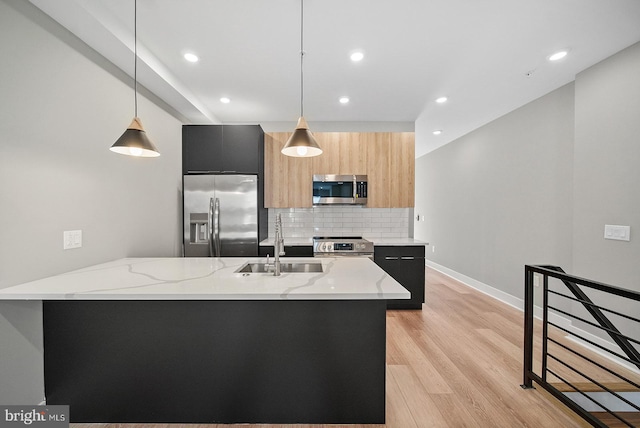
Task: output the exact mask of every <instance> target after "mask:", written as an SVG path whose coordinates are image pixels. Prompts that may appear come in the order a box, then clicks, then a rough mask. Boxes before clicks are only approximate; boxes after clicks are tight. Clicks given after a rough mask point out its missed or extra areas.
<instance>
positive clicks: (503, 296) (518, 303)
mask: <svg viewBox="0 0 640 428" xmlns="http://www.w3.org/2000/svg"><path fill="white" fill-rule="evenodd" d="M424 263H425V265H427V266H428V267H430V268H432V269H435V270H437V271H438V272H440V273H443V274H445V275H447V276H448V277H451V278H453V279H455V280H456V281H458V282H461V283H463V284H464V285H466V286H469V287H471V288H473V289H474V290H478V291H479V292H481V293H483V294H486V295H488V296H490V297H493V298H494V299H497V300H499V301H501V302H502V303H506V304H507V305H509V306H511V307H514V308H516V309H518V310H520V311H523V310H524V309H523V308H524V301H523V300H522V299H520V298H518V297H515V296H512V295H511V294H509V293H505V292H504V291H501V290H498V289H497V288H495V287H492V286H490V285H487V284H485V283H483V282H480V281H478V280H475V279H473V278H471V277H468V276H466V275H463V274H461V273H458V272H456V271H454V270H452V269H449V268H447V267H444V266H442V265H439V264H437V263H434V262H432V261H431V260H427V259H425V260H424Z"/></svg>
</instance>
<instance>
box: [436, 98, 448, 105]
mask: <svg viewBox="0 0 640 428" xmlns="http://www.w3.org/2000/svg"><path fill="white" fill-rule="evenodd" d="M436 102H437V103H438V104H442V103H444V102H447V97H440V98H437V99H436Z"/></svg>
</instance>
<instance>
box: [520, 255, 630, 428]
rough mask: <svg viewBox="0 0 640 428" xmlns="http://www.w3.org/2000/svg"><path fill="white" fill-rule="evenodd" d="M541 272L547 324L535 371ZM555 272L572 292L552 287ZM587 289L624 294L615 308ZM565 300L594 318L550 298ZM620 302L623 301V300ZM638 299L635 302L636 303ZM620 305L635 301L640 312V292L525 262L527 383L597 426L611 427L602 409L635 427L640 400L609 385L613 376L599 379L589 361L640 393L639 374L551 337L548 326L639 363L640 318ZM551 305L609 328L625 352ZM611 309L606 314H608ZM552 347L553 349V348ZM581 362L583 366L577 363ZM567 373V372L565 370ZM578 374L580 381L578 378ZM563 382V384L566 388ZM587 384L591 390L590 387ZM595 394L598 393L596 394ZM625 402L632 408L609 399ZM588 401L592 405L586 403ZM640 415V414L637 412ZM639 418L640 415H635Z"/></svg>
mask: <svg viewBox="0 0 640 428" xmlns="http://www.w3.org/2000/svg"><path fill="white" fill-rule="evenodd" d="M536 273H537V274H540V275H542V279H543V282H542V285H543V286H542V306H541V309H542V325H541V335H540V339H541V350H540V357H541V358H540V366H541V368H540V372H539V373H536V372H535V371H534V369H533V361H534V280H533V279H534V274H536ZM550 278H553V279H556V280H558V281H555V282H554V284H556V283H557V284H563V285H564V287H566V289H568V290H569V291H570V293H571V294H572V295H573V297H572V296H570V295H567V294H564V293H562V292H560V291H558V290H552V289H550V286H549V279H550ZM588 290H597V291H598V292H600V293H605V294H604V295H606V296H607V297H608V299H607V300H611V299H612V298H615V299H619V300H620V301H621V302H622V303H621V304H618V305H616V306H615V307H616V309H611V308H610V307H605V306H603V305H598V304H596V303H594V302H593V300H592V299H591V298H589V296H587V294H586V293H585V291H588ZM551 297H553V298H554V299H555V300H558V301H561V300H562V299H566V300H568V301H570V302H578V303H580V305H581V306H582V307H584V308H585V309H586V311H587V312H588V313H589V315H590V316H591V317H592V318H593V319H592V320H587V319H585V318H583V317H581V316H578V315H576V314H574V313H572V312H574V311H571V312H570V311H567V310H564V309H561V308H560V307H558V306H559V305H555V304H550V298H551ZM618 303H620V302H618ZM634 305H635V306H634ZM618 307H623V308H627V307H632V308H635V309H632V311H631V313H632V314H634V315H636V314H638V313H640V310H638V308H640V293H638V292H635V291H632V290H627V289H624V288H620V287H614V286H611V285H607V284H603V283H599V282H596V281H590V280H587V279H584V278H579V277H576V276H573V275H568V274H567V273H565V272H564V270H562V268H560V267H557V266H543V265H540V266H530V265H527V266H525V311H524V312H525V313H524V315H525V319H524V330H525V331H524V333H525V335H524V339H525V340H524V370H523V384H522V387H523V388H525V389H529V388H533V382H534V381H535V382H536V383H537V384H538V385H540V386H541V387H542V388H544V389H545V390H546V391H548V392H549V393H550V394H551V395H553V396H554V397H556V398H557V399H558V400H560V401H561V402H562V403H564V404H565V405H567V406H568V407H569V408H570V409H572V410H573V411H574V412H576V413H577V414H578V415H580V416H581V417H582V418H583V419H585V420H586V421H587V422H589V423H590V424H591V425H593V426H596V427H606V426H607V425H606V424H605V423H604V422H603V421H602V420H601V419H600V418H599V417H598V416H596V415H597V414H598V413H603V414H608V415H610V416H611V417H612V418H614V419H615V420H616V422H617V423H621V424H622V425H623V426H629V427H633V426H636V425H634V422H633V421H631V419H630V418H629V415H630V414H631V415H640V413H639V412H640V403H639V402H638V401H639V400H630V399H628V396H625V395H624V394H622V393H620V391H616V390H615V389H616V388H612V387H610V385H608V384H607V383H608V382H603V381H600V380H599V379H598V376H596V375H594V374H592V373H587V372H586V370H585V369H584V367H587V368H588V369H589V370H594V371H598V373H604V374H606V376H608V379H616V381H617V382H616V386H617V388H620V385H623V387H624V390H625V391H638V392H639V393H640V376H638V377H635V378H634V379H630V378H631V377H633V376H628V375H624V374H623V373H624V372H625V370H624V369H623V368H622V366H617V365H616V364H613V366H616V367H618V369H616V368H615V367H614V368H613V369H612V368H611V365H609V366H606V365H603V364H601V363H599V362H597V361H595V359H593V358H591V357H590V356H589V355H587V353H585V352H584V349H583V348H582V347H572V346H570V345H569V343H570V342H566V343H562V342H561V341H558V340H556V339H554V338H552V337H549V326H552V327H554V328H556V329H558V330H559V331H560V332H562V333H566V334H567V335H568V336H571V337H574V338H577V339H580V340H581V341H584V342H586V343H588V344H589V345H591V346H593V347H595V348H597V349H598V350H599V352H600V353H602V354H607V355H609V356H611V357H612V358H614V359H618V360H622V361H624V362H626V363H629V366H635V367H637V368H639V369H640V352H639V351H638V346H639V345H640V328H639V327H640V319H638V318H636V317H635V316H633V315H630V314H627V313H624V312H623V311H622V310H619V309H618ZM549 310H551V311H553V312H554V313H555V314H556V315H559V316H562V317H565V318H567V319H569V320H577V321H580V322H583V323H585V324H586V325H589V326H591V327H593V328H596V329H598V330H600V331H602V332H604V333H606V334H607V335H608V336H609V337H610V338H611V339H612V340H613V342H614V343H615V344H616V345H617V346H618V347H619V349H620V352H617V351H614V350H611V349H610V348H609V347H606V346H603V345H602V344H600V343H596V342H595V341H593V340H590V339H588V338H586V337H584V336H583V335H580V334H578V333H576V331H571V330H569V329H567V328H565V327H563V326H561V325H559V324H558V323H556V322H552V321H550V320H549ZM605 313H606V314H605ZM607 315H609V317H610V316H614V317H615V318H616V319H618V320H623V321H624V323H625V325H631V326H632V327H631V328H628V329H627V330H629V331H630V332H631V334H623V333H622V332H621V331H620V329H619V328H618V327H616V325H614V323H613V322H612V321H611V319H610V318H609V317H608V316H607ZM550 347H552V348H553V350H550ZM563 352H564V353H565V355H569V356H571V357H576V358H573V359H572V361H574V360H576V359H577V360H578V361H579V362H580V364H575V365H574V364H571V363H569V362H568V361H566V357H565V358H563V356H562V355H561V354H562V353H563ZM578 365H579V366H580V367H578ZM561 373H562V374H561ZM566 373H569V374H571V376H573V377H572V380H568V379H567V377H569V376H566ZM549 375H550V376H551V377H552V378H553V379H554V382H553V383H552V382H549V379H548V378H549ZM574 377H575V378H577V379H580V381H575V380H573V379H574ZM558 385H562V386H563V388H562V389H563V390H562V391H561V390H560V389H559V388H558ZM585 385H588V386H589V388H587V389H588V391H587V390H586V389H585ZM566 391H571V392H572V393H575V394H578V396H579V398H582V400H581V403H582V404H579V403H578V402H577V401H576V400H573V399H572V398H571V397H570V394H568V393H566ZM593 391H598V392H599V393H603V394H605V395H606V396H607V397H606V399H599V398H597V397H596V396H595V394H590V392H593ZM594 397H595V398H594ZM612 400H613V401H614V402H618V403H622V405H623V406H625V408H627V409H632V410H631V411H630V412H628V411H624V412H623V411H619V410H615V409H613V410H612V409H611V408H610V407H611V405H610V404H607V403H610V402H611V401H612ZM584 402H586V403H588V404H589V405H590V406H585V405H584ZM585 407H595V408H597V409H598V411H597V412H594V411H592V410H587V409H585ZM635 417H636V418H637V416H635ZM633 420H634V421H635V420H637V419H633Z"/></svg>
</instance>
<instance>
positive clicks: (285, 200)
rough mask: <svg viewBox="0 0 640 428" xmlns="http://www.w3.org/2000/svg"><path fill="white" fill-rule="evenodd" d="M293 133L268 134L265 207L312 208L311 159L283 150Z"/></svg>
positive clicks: (266, 140)
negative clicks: (285, 152) (294, 155)
mask: <svg viewBox="0 0 640 428" xmlns="http://www.w3.org/2000/svg"><path fill="white" fill-rule="evenodd" d="M289 136H291V133H289V132H272V133H268V134H265V141H264V143H265V144H264V167H265V171H264V174H265V181H264V206H265V207H266V208H300V207H311V202H312V201H311V200H312V192H313V189H312V187H313V185H312V175H313V173H312V164H313V162H312V160H313V158H293V157H290V156H285V155H283V154H282V153H281V152H280V150H282V148H283V147H284V145H285V144H286V142H287V140H288V139H289Z"/></svg>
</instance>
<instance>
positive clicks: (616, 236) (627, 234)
mask: <svg viewBox="0 0 640 428" xmlns="http://www.w3.org/2000/svg"><path fill="white" fill-rule="evenodd" d="M604 239H613V240H616V241H629V240H631V226H618V225H615V224H605V225H604Z"/></svg>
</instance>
